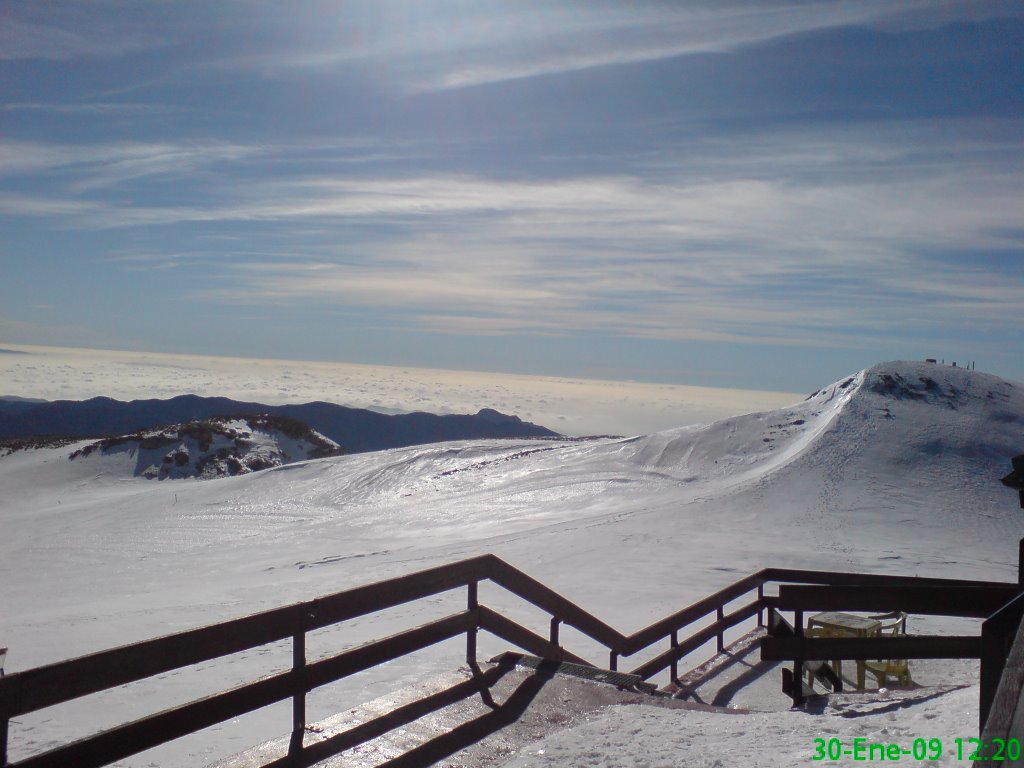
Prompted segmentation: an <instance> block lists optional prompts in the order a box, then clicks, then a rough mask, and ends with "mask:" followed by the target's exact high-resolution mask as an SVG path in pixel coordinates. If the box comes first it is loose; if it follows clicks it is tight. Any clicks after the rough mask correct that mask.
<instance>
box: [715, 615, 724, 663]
mask: <svg viewBox="0 0 1024 768" xmlns="http://www.w3.org/2000/svg"><path fill="white" fill-rule="evenodd" d="M716 615H717V617H718V621H721V620H722V619H724V618H725V609H724V608H723V607H722V606H718V612H717V614H716ZM724 650H725V630H724V629H719V630H718V652H719V653H721V652H722V651H724Z"/></svg>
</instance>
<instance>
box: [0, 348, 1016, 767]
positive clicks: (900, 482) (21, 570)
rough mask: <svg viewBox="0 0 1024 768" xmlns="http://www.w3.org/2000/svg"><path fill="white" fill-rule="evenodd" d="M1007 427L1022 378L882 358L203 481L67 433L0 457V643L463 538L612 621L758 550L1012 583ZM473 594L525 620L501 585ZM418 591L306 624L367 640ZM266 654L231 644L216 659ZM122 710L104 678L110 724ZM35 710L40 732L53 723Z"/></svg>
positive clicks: (359, 573) (288, 588) (246, 732)
mask: <svg viewBox="0 0 1024 768" xmlns="http://www.w3.org/2000/svg"><path fill="white" fill-rule="evenodd" d="M1022 426H1024V386H1022V385H1020V384H1017V383H1013V382H1008V381H1004V380H1001V379H998V378H997V377H993V376H989V375H986V374H984V373H980V372H976V371H967V370H964V369H959V368H951V367H946V366H938V365H932V364H926V363H908V362H895V363H884V364H881V365H878V366H875V367H873V368H870V369H868V370H866V371H863V372H861V373H859V374H856V375H853V376H850V377H847V378H844V379H842V380H840V381H838V382H836V383H834V384H832V385H830V386H828V387H825V388H824V389H822V390H820V391H818V392H816V393H815V394H814V395H812V396H811V397H810V398H808V399H807V400H805V401H804V402H801V403H797V404H795V405H793V406H791V407H790V408H786V409H783V410H778V411H771V412H766V413H757V414H750V415H747V416H741V417H737V418H732V419H728V420H725V421H721V422H716V423H713V424H709V425H703V426H689V427H682V428H678V429H673V430H668V431H666V432H661V433H658V434H654V435H649V436H645V437H641V438H633V439H627V440H616V439H603V440H584V441H570V440H552V441H548V440H525V441H524V440H511V441H502V440H484V441H472V442H459V443H443V444H436V445H429V446H419V447H415V448H404V449H397V450H392V451H385V452H380V453H368V454H359V455H352V456H342V457H338V458H328V459H320V460H314V461H308V462H301V463H297V464H291V465H287V466H283V467H278V468H275V469H270V470H267V471H265V472H258V473H252V474H248V475H243V476H238V477H228V478H224V479H222V480H218V481H217V482H213V483H197V482H184V483H152V482H147V481H145V480H143V479H140V478H134V477H127V476H125V474H124V473H123V472H114V471H112V470H109V468H107V465H105V464H104V463H103V462H104V461H114V460H115V459H116V457H110V456H108V457H97V458H99V460H98V461H97V462H94V463H92V464H90V463H88V462H83V461H74V462H69V461H68V460H67V458H66V455H67V451H68V449H67V448H65V449H64V450H63V453H61V452H60V451H58V450H52V451H48V450H36V451H26V452H21V453H17V454H13V455H10V456H6V457H2V458H0V489H2V497H0V526H2V529H3V532H4V536H3V537H0V579H2V583H3V584H4V589H3V590H0V615H2V616H3V617H4V619H5V622H4V625H3V627H2V628H0V631H2V632H3V634H2V635H0V645H7V646H10V648H11V651H10V655H9V658H8V670H16V669H22V668H26V667H29V666H34V665H37V664H40V663H44V662H47V661H52V660H55V659H58V658H63V657H66V656H69V655H75V654H79V653H84V652H88V651H92V650H98V649H100V648H103V647H107V646H110V645H113V644H119V643H123V642H129V641H131V640H135V639H142V638H145V637H150V636H153V635H156V634H163V633H166V632H169V631H174V630H179V629H185V628H187V627H191V626H195V625H198V624H203V623H208V622H212V621H216V620H221V619H226V618H232V617H235V616H238V615H242V614H245V613H249V612H252V611H255V610H257V609H261V608H266V607H270V606H275V605H280V604H284V603H287V602H291V601H294V600H299V599H306V598H309V597H312V596H314V595H316V594H323V593H327V592H333V591H336V590H339V589H343V588H346V587H349V586H354V585H357V584H361V583H366V582H368V581H372V580H376V579H380V578H386V577H389V576H392V575H398V574H402V573H408V572H409V571H411V570H415V569H417V568H421V567H427V566H429V565H434V564H437V563H440V562H448V561H452V560H456V559H459V558H462V557H466V556H470V555H474V554H479V553H481V552H494V553H496V554H498V555H499V556H501V557H503V558H505V559H507V560H508V561H510V562H511V563H513V564H514V565H516V566H518V567H520V568H522V569H524V570H526V571H527V572H529V573H530V574H531V575H534V576H535V577H537V578H539V579H540V580H542V581H544V582H545V583H547V584H549V585H550V586H551V587H553V588H554V589H556V590H558V591H560V592H562V593H564V594H565V595H566V596H568V597H569V598H571V599H574V600H576V601H577V602H578V603H579V604H581V605H582V606H583V607H585V608H587V609H588V610H590V611H592V612H593V613H595V614H596V615H598V616H599V617H601V618H604V619H605V620H607V621H609V622H610V623H612V624H614V625H615V626H616V627H618V628H620V629H621V630H622V631H626V632H629V631H633V630H636V629H638V628H640V627H641V626H644V625H646V624H647V623H649V622H650V621H652V620H654V619H657V618H661V617H662V616H664V615H666V614H668V613H670V612H672V611H673V610H676V609H678V608H679V607H681V606H683V605H686V604H688V603H690V602H692V601H694V600H696V599H698V598H700V597H702V596H704V595H705V594H707V593H709V592H711V591H714V590H715V589H718V588H720V587H722V586H724V585H725V584H727V583H729V582H730V581H733V580H735V579H736V578H738V577H740V576H742V575H745V574H747V573H749V572H751V571H753V570H756V569H758V568H760V567H763V566H766V565H783V566H794V567H812V568H822V567H824V568H834V569H863V570H870V571H873V572H891V573H903V574H920V575H934V576H962V577H965V578H995V579H1001V580H1014V579H1015V578H1016V559H1017V547H1016V541H1017V539H1018V538H1020V536H1021V535H1022V534H1024V517H1022V514H1021V510H1019V509H1018V508H1017V503H1016V502H1017V500H1016V497H1015V496H1014V495H1013V494H1011V493H1009V492H1008V491H1007V490H1006V489H1005V488H1003V487H1002V486H1001V485H1000V484H999V482H998V478H999V477H1000V476H1001V475H1002V474H1005V473H1006V471H1007V469H1008V466H1009V459H1010V457H1011V456H1012V455H1014V454H1015V453H1019V452H1021V451H1022V450H1024V429H1022ZM485 599H486V600H487V601H488V603H489V604H492V605H496V606H497V607H500V608H502V609H503V610H504V611H506V613H507V614H508V615H509V616H510V617H511V618H514V619H517V620H521V621H523V622H525V623H527V624H528V625H531V626H534V628H535V629H537V630H538V631H541V632H544V631H546V629H545V626H546V625H545V624H544V623H543V622H541V623H540V624H538V621H537V617H536V616H535V615H534V614H532V613H531V612H530V611H528V610H526V609H525V608H524V607H523V606H522V605H520V604H519V603H518V602H517V601H516V600H515V599H514V598H512V597H511V596H508V595H505V594H502V593H496V594H494V595H489V594H488V595H486V596H485ZM457 602H458V601H456V603H455V604H457ZM441 607H443V606H439V607H436V609H437V610H440V608H441ZM432 609H435V606H432V605H431V606H426V607H424V606H422V605H419V604H414V605H411V606H405V607H403V608H400V609H396V610H395V611H391V612H389V613H388V614H387V615H386V616H384V615H381V616H371V617H367V618H366V619H364V620H361V621H359V622H356V623H353V624H352V625H347V626H346V627H345V628H344V629H343V630H338V631H337V634H335V635H332V637H336V638H337V642H340V643H342V644H349V643H355V642H360V641H362V640H364V639H368V638H371V637H379V636H382V635H383V634H385V633H388V632H391V631H396V630H398V629H402V628H408V627H409V626H412V624H411V622H419V621H420V620H422V619H423V617H424V615H425V614H424V613H423V612H424V611H427V610H432ZM335 647H337V646H336V645H335ZM502 649H503V646H500V644H499V646H496V647H494V648H490V649H489V648H488V647H487V645H486V643H485V644H484V645H483V646H482V650H481V653H482V654H484V653H487V652H488V651H489V650H494V651H498V650H502ZM580 650H581V651H582V652H583V653H584V655H587V648H586V646H585V644H581V647H580ZM458 654H459V651H458V649H457V648H456V649H452V648H451V647H448V648H445V647H444V646H441V647H438V648H437V649H434V650H431V651H429V652H424V654H421V655H420V656H418V657H416V658H412V659H406V660H399V661H396V662H394V663H392V664H389V665H387V666H386V667H385V668H382V669H381V670H378V672H377V673H375V676H374V678H373V679H372V680H368V679H367V678H366V677H362V678H355V679H353V680H352V681H349V682H346V683H344V684H340V685H338V686H335V687H332V688H331V689H330V692H329V693H325V694H324V698H323V699H321V704H320V706H321V707H322V710H321V711H320V712H319V713H318V712H316V711H311V717H316V716H318V714H327V713H328V712H330V711H337V710H338V709H341V708H343V707H344V706H346V705H348V704H351V703H355V701H357V700H365V699H366V698H369V697H371V696H374V695H378V694H381V693H384V692H386V691H387V690H390V689H391V688H393V687H395V686H397V685H401V684H403V683H406V682H409V681H411V680H414V679H416V678H419V677H421V676H422V675H424V674H425V673H427V672H429V671H431V670H442V669H445V668H446V667H448V666H450V665H451V664H452V663H453V659H457V658H458ZM284 655H285V656H287V654H286V652H284ZM598 658H600V656H598ZM695 661H700V659H697V660H695ZM281 663H283V664H286V663H287V661H286V660H285V661H282V662H281ZM267 671H268V670H267V668H266V660H265V659H262V658H260V657H259V656H258V655H257V654H255V653H254V654H249V655H243V658H241V659H238V660H236V663H234V664H233V665H231V666H230V667H229V669H228V671H226V672H225V673H224V677H223V678H222V680H223V681H226V682H231V681H233V680H241V679H251V678H252V677H256V676H258V675H261V674H264V673H266V672H267ZM233 676H237V677H233ZM246 676H248V677H246ZM186 679H187V678H186V676H185V675H184V674H182V675H171V676H165V678H164V679H163V680H162V681H161V685H160V689H159V690H160V693H159V697H158V698H159V700H160V701H161V702H162V701H164V700H165V699H166V700H184V699H185V698H187V697H188V696H189V695H190V694H194V693H195V689H194V688H192V687H189V686H188V685H187V684H186ZM218 679H219V678H218ZM150 695H153V694H152V692H150ZM133 706H134V703H133V700H132V699H131V698H130V697H126V696H124V695H121V696H119V697H110V698H109V699H107V700H104V708H105V711H106V712H107V715H106V716H107V717H109V718H110V720H111V721H114V720H117V719H118V718H121V717H124V718H127V717H128V716H130V715H131V714H133V712H132V707H133ZM73 720H74V718H70V721H73ZM247 722H249V721H248V720H247ZM288 722H289V718H288V714H287V711H284V710H280V711H277V710H274V709H273V708H271V710H268V711H267V712H266V713H263V714H261V715H257V716H254V718H252V723H253V724H252V725H242V726H240V727H241V728H242V729H243V730H242V731H241V732H240V735H237V736H229V735H228V734H229V733H230V728H229V727H228V726H224V727H223V728H218V729H214V731H213V734H214V736H213V737H212V738H213V746H210V747H208V749H209V750H210V751H209V752H203V751H202V750H203V749H207V747H189V746H175V747H173V748H170V752H167V753H164V756H163V757H161V758H160V759H159V760H158V761H157V762H158V763H159V764H162V765H174V764H182V765H184V764H189V763H190V762H191V763H192V764H196V763H200V764H201V763H202V760H203V759H205V758H207V757H209V758H210V759H212V757H215V756H216V754H217V749H220V750H221V752H223V751H230V748H229V749H226V750H225V749H224V748H223V747H224V744H226V743H229V742H228V741H226V740H229V739H231V738H237V741H235V742H230V743H233V744H235V745H236V746H237V747H238V748H241V747H242V746H245V745H246V743H255V742H256V741H259V740H260V739H261V738H262V737H264V736H265V735H269V734H271V733H278V732H284V731H286V730H287V723H288ZM24 727H27V728H29V729H34V730H32V731H31V732H32V734H33V738H40V739H41V738H42V736H41V734H42V732H43V731H42V729H41V727H40V726H39V725H38V724H35V725H33V724H32V723H28V724H27V725H25V726H24ZM49 727H50V730H48V731H46V738H47V739H49V738H51V737H52V738H61V737H66V735H67V729H66V728H65V727H64V726H63V725H59V724H58V725H54V724H52V723H51V724H50V726H49ZM218 739H219V741H218ZM36 748H38V744H37V746H36V747H33V749H36ZM175 750H178V751H177V752H175ZM189 750H193V751H189ZM196 750H198V751H196ZM140 760H141V758H140ZM138 764H140V765H141V764H146V763H145V762H144V761H142V762H139V763H138Z"/></svg>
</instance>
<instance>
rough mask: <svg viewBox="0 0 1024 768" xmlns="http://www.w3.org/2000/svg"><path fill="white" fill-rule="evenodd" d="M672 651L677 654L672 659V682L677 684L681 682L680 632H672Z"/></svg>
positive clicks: (675, 630)
mask: <svg viewBox="0 0 1024 768" xmlns="http://www.w3.org/2000/svg"><path fill="white" fill-rule="evenodd" d="M672 650H673V651H675V652H676V655H675V656H673V657H672V680H671V682H673V683H676V682H678V681H679V630H677V629H674V630H672Z"/></svg>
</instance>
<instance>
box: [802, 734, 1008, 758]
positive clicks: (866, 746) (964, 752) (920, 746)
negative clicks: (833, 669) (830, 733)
mask: <svg viewBox="0 0 1024 768" xmlns="http://www.w3.org/2000/svg"><path fill="white" fill-rule="evenodd" d="M952 744H953V749H952V750H951V751H950V754H955V755H956V759H957V760H964V759H967V760H985V761H988V762H1000V761H1003V760H1017V759H1019V758H1020V756H1021V747H1020V741H1019V740H1018V739H992V741H990V742H986V741H982V740H981V739H976V738H973V737H971V738H966V739H963V738H960V737H957V738H955V739H953V740H952ZM944 754H946V744H945V742H943V740H942V739H914V740H913V741H912V742H911V743H910V745H909V746H903V745H902V744H895V743H893V744H883V743H879V742H873V741H869V740H868V739H866V738H863V737H857V738H854V739H851V740H850V741H849V742H844V741H843V740H842V739H840V738H837V737H832V738H830V739H825V738H817V739H815V740H814V755H813V756H812V758H811V759H812V760H841V759H843V758H844V757H845V758H852V759H853V760H876V761H880V762H881V761H889V762H896V761H898V760H902V759H904V758H910V759H912V760H938V759H939V758H940V757H942V756H943V755H944Z"/></svg>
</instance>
